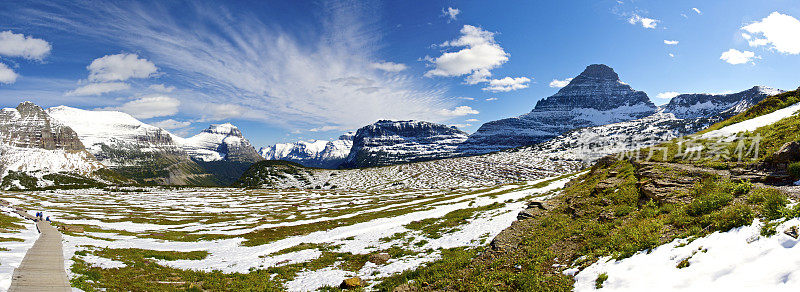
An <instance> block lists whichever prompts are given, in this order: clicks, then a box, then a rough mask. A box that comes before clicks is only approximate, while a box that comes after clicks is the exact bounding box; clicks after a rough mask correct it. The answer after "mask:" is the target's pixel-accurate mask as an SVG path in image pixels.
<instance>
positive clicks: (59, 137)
mask: <svg viewBox="0 0 800 292" xmlns="http://www.w3.org/2000/svg"><path fill="white" fill-rule="evenodd" d="M0 143H2V144H5V145H9V146H13V147H20V148H38V149H45V150H56V149H58V150H83V149H84V147H83V144H82V143H81V141H80V139H79V138H78V135H77V134H76V133H75V131H73V130H72V129H71V128H70V127H68V126H65V125H63V124H61V123H59V122H57V121H54V120H53V119H51V118H50V116H49V115H48V114H47V113H46V112H45V111H44V110H43V109H42V108H41V107H39V106H38V105H35V104H33V103H32V102H28V101H26V102H23V103H20V104H19V105H18V106H17V108H4V109H2V110H0Z"/></svg>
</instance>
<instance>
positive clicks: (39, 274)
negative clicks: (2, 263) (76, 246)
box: [3, 203, 72, 292]
mask: <svg viewBox="0 0 800 292" xmlns="http://www.w3.org/2000/svg"><path fill="white" fill-rule="evenodd" d="M6 204H7V203H6ZM6 204H3V205H6ZM15 212H16V213H17V214H19V215H20V216H23V217H25V218H27V219H29V220H35V219H36V218H35V217H33V216H31V215H29V214H28V213H27V212H25V211H24V210H21V209H18V208H16V209H15ZM36 228H37V229H39V232H40V235H39V238H38V239H37V240H36V242H35V243H34V244H33V247H31V249H29V250H28V252H27V253H26V254H25V257H24V258H23V259H22V263H20V265H19V267H17V269H16V270H14V275H13V276H12V277H11V287H10V288H9V289H8V291H9V292H16V291H71V290H72V288H70V285H69V281H68V280H67V273H66V272H65V271H64V253H63V248H62V243H61V233H59V232H58V230H57V229H56V228H55V227H53V226H52V225H50V223H48V222H46V221H38V222H36Z"/></svg>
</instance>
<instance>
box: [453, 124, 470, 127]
mask: <svg viewBox="0 0 800 292" xmlns="http://www.w3.org/2000/svg"><path fill="white" fill-rule="evenodd" d="M470 126H472V124H452V125H450V127H456V128H466V127H470Z"/></svg>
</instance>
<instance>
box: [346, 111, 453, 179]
mask: <svg viewBox="0 0 800 292" xmlns="http://www.w3.org/2000/svg"><path fill="white" fill-rule="evenodd" d="M467 136H468V135H467V133H465V132H464V131H461V130H459V129H456V128H454V127H448V126H445V125H441V124H434V123H430V122H423V121H389V120H381V121H378V122H376V123H374V124H372V125H368V126H365V127H362V128H361V129H358V131H357V132H356V135H355V137H354V138H353V148H352V149H351V150H350V154H349V155H348V156H347V159H346V160H345V162H344V163H343V164H342V166H341V167H343V168H356V167H371V166H384V165H392V164H398V163H406V162H415V161H424V160H431V159H437V158H446V157H453V156H457V155H459V153H458V152H457V148H458V145H459V144H461V143H462V142H464V141H465V140H466V139H467Z"/></svg>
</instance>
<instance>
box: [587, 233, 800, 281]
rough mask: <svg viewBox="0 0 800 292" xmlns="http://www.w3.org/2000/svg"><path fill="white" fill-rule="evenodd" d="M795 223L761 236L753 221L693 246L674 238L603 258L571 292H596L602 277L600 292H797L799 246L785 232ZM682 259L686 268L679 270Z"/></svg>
mask: <svg viewBox="0 0 800 292" xmlns="http://www.w3.org/2000/svg"><path fill="white" fill-rule="evenodd" d="M798 224H800V219H797V218H795V219H791V220H788V221H787V222H784V223H783V224H780V225H779V226H778V228H777V230H778V234H776V235H774V236H770V237H760V230H761V225H762V224H761V223H760V222H759V221H758V220H756V221H754V222H753V224H751V225H749V226H744V227H740V228H736V229H733V230H731V231H728V232H715V233H712V234H710V235H708V236H706V237H702V238H698V239H696V240H694V241H692V242H688V240H686V239H676V240H674V241H672V242H670V243H668V244H665V245H662V246H660V247H657V248H656V249H654V250H652V251H651V252H650V253H647V252H639V253H637V254H635V255H634V256H632V257H630V258H626V259H623V260H619V261H614V260H611V259H609V258H605V259H601V260H600V261H598V262H597V263H595V264H593V265H591V266H589V267H587V268H586V269H584V270H583V271H581V272H580V273H578V274H577V275H576V276H575V291H593V290H595V288H594V285H595V280H596V279H597V276H598V275H600V274H601V273H606V274H607V275H608V280H606V281H605V282H604V283H603V289H602V290H603V291H645V290H651V289H652V288H654V287H658V289H660V290H664V291H675V290H682V291H687V290H691V291H726V290H727V291H759V290H762V289H764V288H769V289H770V290H772V291H781V290H787V291H789V290H791V289H796V288H797V287H800V270H798V269H797V267H798V266H800V246H799V245H798V244H797V243H798V239H795V238H792V237H790V236H788V235H785V234H783V231H784V230H786V229H787V228H789V227H791V226H797V225H798ZM753 240H755V241H753ZM683 260H687V261H688V262H689V266H688V267H684V268H681V269H679V268H677V267H676V266H677V265H678V263H680V262H681V261H683Z"/></svg>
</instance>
